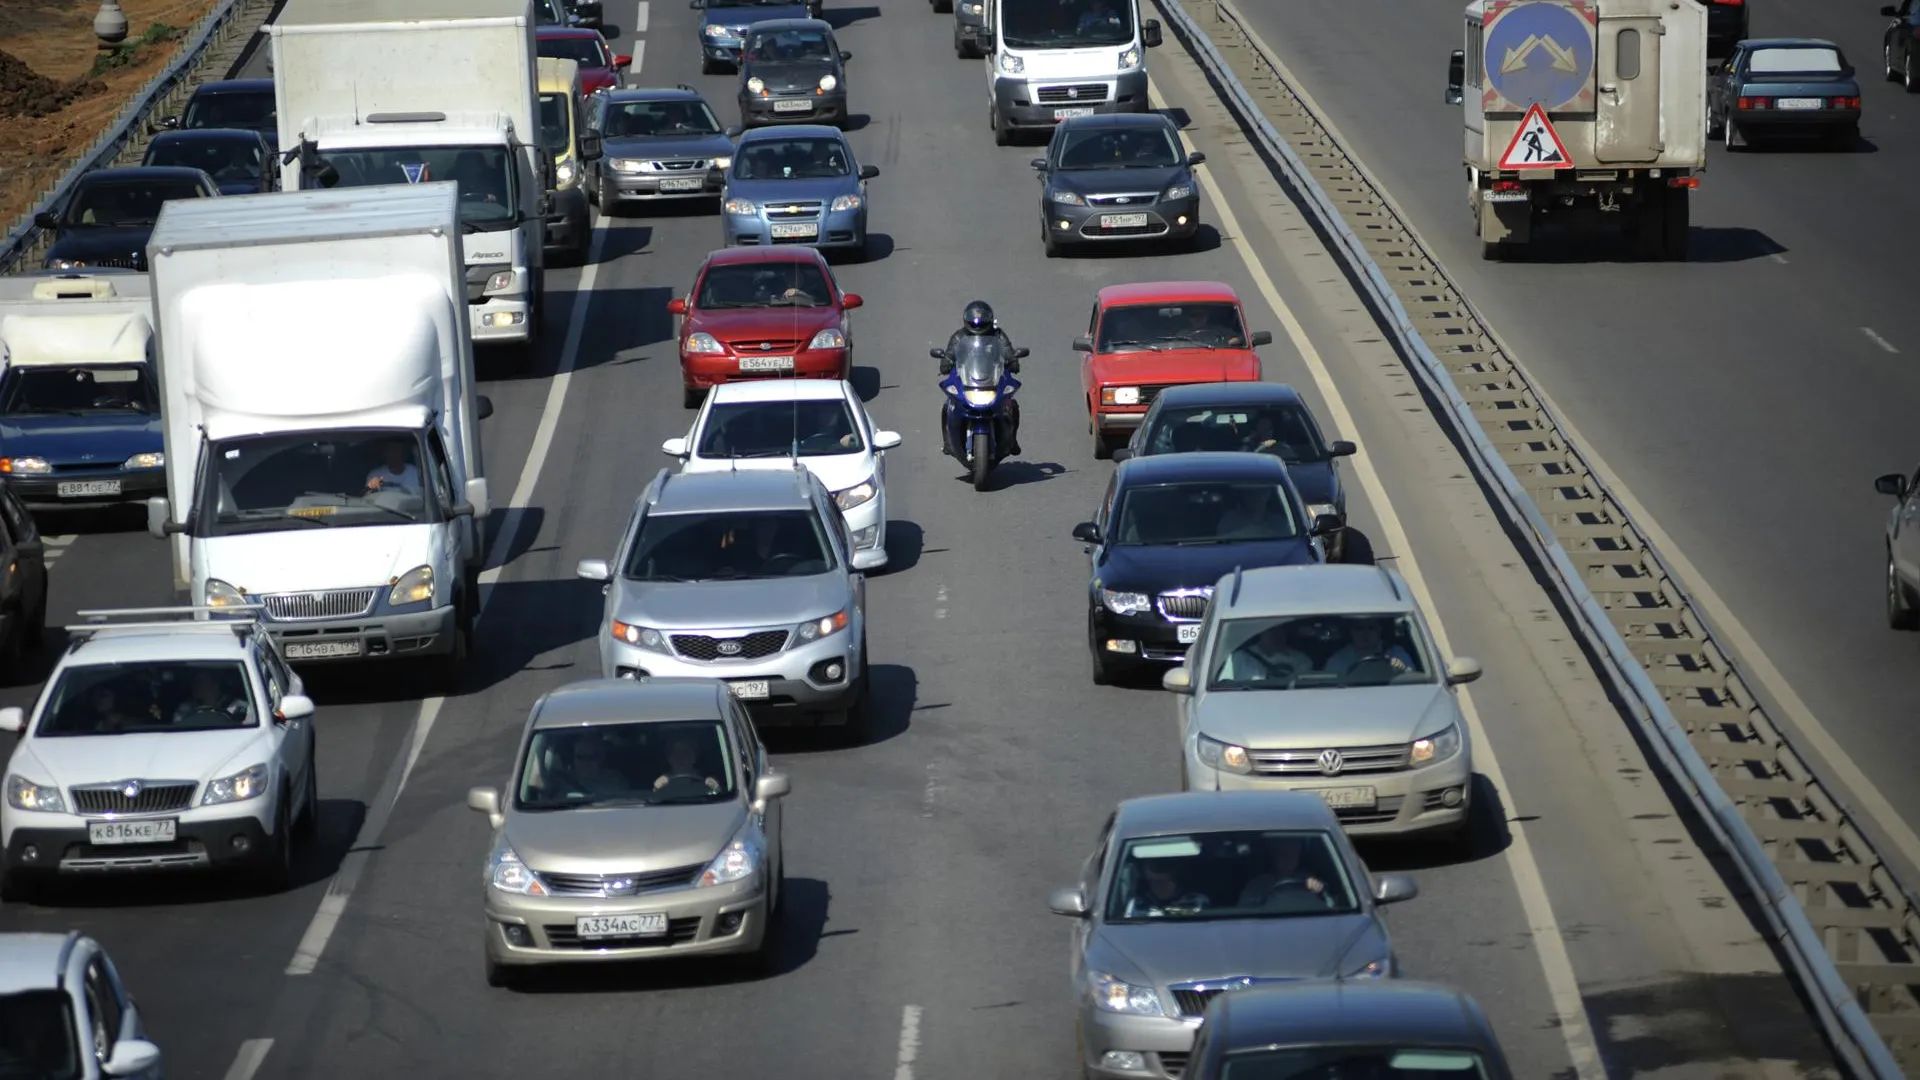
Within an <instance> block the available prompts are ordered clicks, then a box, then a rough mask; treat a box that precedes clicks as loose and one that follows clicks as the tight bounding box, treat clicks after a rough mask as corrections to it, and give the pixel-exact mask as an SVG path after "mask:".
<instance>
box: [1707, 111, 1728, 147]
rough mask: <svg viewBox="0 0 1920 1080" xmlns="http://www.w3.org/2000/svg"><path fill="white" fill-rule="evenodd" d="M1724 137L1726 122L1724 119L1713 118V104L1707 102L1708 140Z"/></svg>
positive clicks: (1725, 134) (1725, 135)
mask: <svg viewBox="0 0 1920 1080" xmlns="http://www.w3.org/2000/svg"><path fill="white" fill-rule="evenodd" d="M1726 137H1727V125H1726V123H1725V122H1724V121H1720V120H1716V119H1714V116H1713V105H1712V104H1708V105H1707V139H1708V141H1712V140H1714V139H1724V138H1726Z"/></svg>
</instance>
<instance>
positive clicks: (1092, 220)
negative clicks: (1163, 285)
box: [1033, 113, 1207, 258]
mask: <svg viewBox="0 0 1920 1080" xmlns="http://www.w3.org/2000/svg"><path fill="white" fill-rule="evenodd" d="M1205 160H1207V156H1206V155H1205V154H1201V153H1193V154H1189V153H1187V152H1185V151H1184V150H1182V149H1181V148H1180V131H1179V129H1178V128H1176V127H1174V126H1173V121H1171V120H1169V119H1167V118H1166V117H1165V116H1162V115H1161V114H1159V113H1102V114H1098V115H1089V116H1075V117H1070V118H1068V119H1066V120H1063V121H1061V122H1060V126H1059V127H1057V128H1055V129H1054V131H1053V138H1052V140H1051V141H1049V142H1048V143H1047V156H1046V157H1039V158H1034V159H1033V167H1034V170H1035V171H1036V172H1038V173H1039V174H1040V242H1041V244H1042V246H1044V247H1045V248H1046V252H1047V257H1048V258H1055V257H1057V256H1059V255H1060V254H1061V253H1062V252H1065V251H1068V250H1070V249H1072V248H1074V247H1083V246H1086V245H1088V244H1095V243H1101V242H1103V241H1104V242H1111V241H1116V240H1166V241H1171V242H1174V243H1184V242H1188V241H1191V240H1192V239H1193V237H1194V234H1195V232H1196V231H1197V230H1198V229H1199V227H1200V188H1199V186H1198V185H1197V184H1195V183H1194V179H1193V167H1194V166H1196V165H1198V164H1200V163H1201V162H1203V161H1205Z"/></svg>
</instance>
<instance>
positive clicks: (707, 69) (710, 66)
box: [700, 55, 720, 75]
mask: <svg viewBox="0 0 1920 1080" xmlns="http://www.w3.org/2000/svg"><path fill="white" fill-rule="evenodd" d="M700 74H702V75H718V74H720V65H719V64H718V63H716V62H715V61H713V60H709V59H708V58H707V57H705V56H704V55H703V56H701V57H700Z"/></svg>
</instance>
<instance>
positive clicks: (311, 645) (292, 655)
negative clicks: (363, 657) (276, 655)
mask: <svg viewBox="0 0 1920 1080" xmlns="http://www.w3.org/2000/svg"><path fill="white" fill-rule="evenodd" d="M286 649H287V659H289V660H323V659H327V658H329V657H335V656H359V655H360V643H359V642H358V641H296V642H292V643H289V644H288V645H287V646H286Z"/></svg>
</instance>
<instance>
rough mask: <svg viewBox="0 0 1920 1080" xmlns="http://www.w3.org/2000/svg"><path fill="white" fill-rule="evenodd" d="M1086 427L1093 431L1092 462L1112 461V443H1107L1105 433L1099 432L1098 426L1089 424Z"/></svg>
mask: <svg viewBox="0 0 1920 1080" xmlns="http://www.w3.org/2000/svg"><path fill="white" fill-rule="evenodd" d="M1088 426H1089V427H1091V428H1092V429H1093V460H1095V461H1111V460H1113V443H1112V442H1110V441H1108V439H1107V434H1106V432H1104V431H1101V430H1100V426H1099V425H1098V424H1094V423H1090V424H1089V425H1088Z"/></svg>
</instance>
